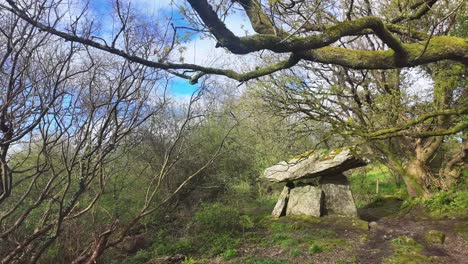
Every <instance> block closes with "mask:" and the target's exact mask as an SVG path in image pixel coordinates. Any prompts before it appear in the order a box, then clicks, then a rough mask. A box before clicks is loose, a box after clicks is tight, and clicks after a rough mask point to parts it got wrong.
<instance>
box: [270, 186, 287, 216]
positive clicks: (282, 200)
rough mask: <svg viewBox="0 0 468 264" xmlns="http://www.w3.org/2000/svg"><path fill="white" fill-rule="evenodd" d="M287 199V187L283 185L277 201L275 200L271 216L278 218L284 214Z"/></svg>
mask: <svg viewBox="0 0 468 264" xmlns="http://www.w3.org/2000/svg"><path fill="white" fill-rule="evenodd" d="M288 199H289V187H288V186H284V188H283V191H282V192H281V194H280V196H279V198H278V202H276V205H275V208H274V209H273V212H272V213H271V216H272V217H275V218H278V217H281V216H284V215H286V206H287V204H288Z"/></svg>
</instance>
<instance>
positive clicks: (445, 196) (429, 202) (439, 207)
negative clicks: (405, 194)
mask: <svg viewBox="0 0 468 264" xmlns="http://www.w3.org/2000/svg"><path fill="white" fill-rule="evenodd" d="M416 206H422V207H423V208H424V211H425V213H427V214H429V215H430V216H432V217H435V218H441V217H464V216H466V215H467V214H468V191H441V192H437V193H435V194H434V195H433V196H432V197H430V198H428V199H422V198H416V199H411V200H407V201H405V202H404V203H403V205H402V208H403V209H404V210H406V211H408V210H411V209H412V208H414V207H416Z"/></svg>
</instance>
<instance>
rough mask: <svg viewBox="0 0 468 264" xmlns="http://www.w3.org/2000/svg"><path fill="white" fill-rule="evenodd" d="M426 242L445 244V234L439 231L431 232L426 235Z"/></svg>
mask: <svg viewBox="0 0 468 264" xmlns="http://www.w3.org/2000/svg"><path fill="white" fill-rule="evenodd" d="M424 240H426V241H427V242H429V243H433V244H443V243H444V241H445V234H444V233H443V232H441V231H439V230H429V231H427V232H426V233H425V234H424Z"/></svg>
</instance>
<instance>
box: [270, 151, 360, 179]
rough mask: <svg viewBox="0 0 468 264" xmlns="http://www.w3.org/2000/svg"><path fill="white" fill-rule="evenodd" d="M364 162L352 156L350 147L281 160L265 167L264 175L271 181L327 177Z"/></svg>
mask: <svg viewBox="0 0 468 264" xmlns="http://www.w3.org/2000/svg"><path fill="white" fill-rule="evenodd" d="M366 164H367V163H366V162H365V161H364V160H362V159H360V158H358V157H356V156H354V155H353V154H352V151H351V149H344V150H341V151H340V152H339V153H337V154H336V155H335V154H334V153H333V152H332V153H330V154H328V155H326V156H323V155H319V154H312V155H308V156H306V157H302V158H299V159H293V160H291V161H289V162H286V161H281V162H280V163H278V164H276V165H274V166H272V167H269V168H267V169H266V170H265V173H264V177H265V178H266V179H268V180H269V181H272V182H287V181H294V180H299V179H307V178H314V177H327V176H330V175H336V174H341V173H342V172H344V171H347V170H349V169H353V168H357V167H360V166H365V165H366Z"/></svg>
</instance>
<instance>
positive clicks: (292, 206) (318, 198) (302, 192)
mask: <svg viewBox="0 0 468 264" xmlns="http://www.w3.org/2000/svg"><path fill="white" fill-rule="evenodd" d="M322 197H323V194H322V190H320V189H319V188H317V187H314V186H311V185H306V186H302V187H296V188H293V189H291V190H290V191H289V200H288V203H287V208H286V215H309V216H315V217H320V205H321V203H322Z"/></svg>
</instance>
